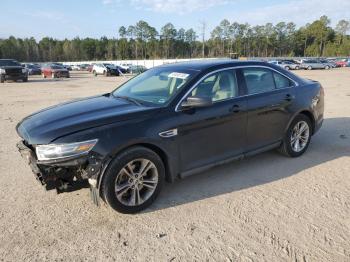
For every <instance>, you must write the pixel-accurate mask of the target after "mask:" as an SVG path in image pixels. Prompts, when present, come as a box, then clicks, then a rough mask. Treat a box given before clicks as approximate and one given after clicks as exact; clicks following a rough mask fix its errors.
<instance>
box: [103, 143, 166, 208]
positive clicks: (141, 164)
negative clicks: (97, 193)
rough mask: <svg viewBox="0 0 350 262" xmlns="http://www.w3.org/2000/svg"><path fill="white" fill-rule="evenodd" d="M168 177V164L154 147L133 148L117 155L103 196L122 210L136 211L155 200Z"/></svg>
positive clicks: (112, 163) (113, 206) (114, 206)
mask: <svg viewBox="0 0 350 262" xmlns="http://www.w3.org/2000/svg"><path fill="white" fill-rule="evenodd" d="M164 177H165V169H164V164H163V162H162V160H161V159H160V157H159V156H158V155H157V154H156V153H155V152H154V151H152V150H150V149H147V148H144V147H133V148H130V149H128V150H126V151H124V152H122V153H121V154H119V155H117V156H116V157H115V158H114V160H112V162H111V164H110V165H109V167H108V168H107V170H106V172H105V174H104V177H103V181H102V192H101V193H102V196H103V198H104V199H105V200H106V202H107V203H108V205H109V206H111V207H112V208H113V209H115V210H116V211H119V212H121V213H127V214H131V213H136V212H139V211H141V210H143V209H145V208H147V207H148V206H149V205H151V204H152V203H153V201H154V200H155V199H156V197H157V196H158V194H159V192H160V191H161V188H162V185H163V182H164Z"/></svg>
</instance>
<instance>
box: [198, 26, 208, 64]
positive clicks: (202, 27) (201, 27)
mask: <svg viewBox="0 0 350 262" xmlns="http://www.w3.org/2000/svg"><path fill="white" fill-rule="evenodd" d="M199 24H200V30H201V34H202V57H203V58H204V57H205V30H206V29H207V23H206V22H205V21H204V20H202V21H200V22H199Z"/></svg>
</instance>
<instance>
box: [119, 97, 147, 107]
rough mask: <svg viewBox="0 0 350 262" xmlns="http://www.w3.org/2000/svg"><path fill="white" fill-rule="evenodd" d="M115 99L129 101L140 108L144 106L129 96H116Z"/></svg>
mask: <svg viewBox="0 0 350 262" xmlns="http://www.w3.org/2000/svg"><path fill="white" fill-rule="evenodd" d="M114 97H116V98H121V99H124V100H127V101H129V102H132V103H134V104H135V105H138V106H142V104H141V103H140V102H139V101H138V100H137V99H135V98H132V97H129V96H114Z"/></svg>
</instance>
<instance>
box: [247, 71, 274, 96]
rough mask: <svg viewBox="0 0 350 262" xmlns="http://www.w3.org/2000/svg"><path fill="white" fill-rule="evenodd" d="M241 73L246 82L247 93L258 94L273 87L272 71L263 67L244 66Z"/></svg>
mask: <svg viewBox="0 0 350 262" xmlns="http://www.w3.org/2000/svg"><path fill="white" fill-rule="evenodd" d="M243 75H244V78H245V81H246V84H247V89H248V94H258V93H263V92H268V91H272V90H274V89H275V82H274V78H273V74H272V71H271V70H269V69H265V68H245V69H243Z"/></svg>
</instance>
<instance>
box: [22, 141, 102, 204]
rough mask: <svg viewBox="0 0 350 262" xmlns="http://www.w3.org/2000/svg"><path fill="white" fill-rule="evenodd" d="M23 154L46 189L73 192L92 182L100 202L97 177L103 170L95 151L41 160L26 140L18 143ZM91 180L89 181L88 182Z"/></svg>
mask: <svg viewBox="0 0 350 262" xmlns="http://www.w3.org/2000/svg"><path fill="white" fill-rule="evenodd" d="M17 148H18V150H19V152H20V153H21V156H22V157H23V159H25V161H26V162H27V164H28V165H29V166H30V167H31V169H32V172H33V173H34V176H35V178H36V179H37V180H38V181H39V182H40V184H41V185H42V186H44V187H45V189H46V190H52V189H56V191H57V193H62V192H71V191H75V190H78V189H81V188H84V187H88V186H89V184H90V190H91V193H92V199H93V201H94V202H95V204H98V193H97V192H98V190H97V188H96V186H97V178H98V176H99V174H100V172H101V170H102V160H101V157H100V156H99V155H98V154H97V153H94V152H90V153H89V154H87V155H82V156H79V157H75V158H65V159H59V160H50V161H39V160H37V157H36V154H35V148H34V147H33V146H31V145H28V144H26V142H25V141H20V142H19V143H17ZM88 182H89V183H88Z"/></svg>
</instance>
